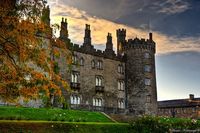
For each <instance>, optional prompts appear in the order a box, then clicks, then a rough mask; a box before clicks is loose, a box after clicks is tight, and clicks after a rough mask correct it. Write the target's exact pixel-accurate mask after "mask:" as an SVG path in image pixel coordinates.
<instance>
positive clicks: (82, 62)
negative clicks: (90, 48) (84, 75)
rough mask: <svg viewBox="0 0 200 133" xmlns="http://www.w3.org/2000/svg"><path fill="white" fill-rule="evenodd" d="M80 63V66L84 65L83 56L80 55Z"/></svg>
mask: <svg viewBox="0 0 200 133" xmlns="http://www.w3.org/2000/svg"><path fill="white" fill-rule="evenodd" d="M80 65H81V66H84V59H83V57H82V58H81V60H80Z"/></svg>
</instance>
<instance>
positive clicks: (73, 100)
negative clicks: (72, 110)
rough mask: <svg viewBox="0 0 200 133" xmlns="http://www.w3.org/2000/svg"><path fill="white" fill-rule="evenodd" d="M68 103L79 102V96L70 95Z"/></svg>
mask: <svg viewBox="0 0 200 133" xmlns="http://www.w3.org/2000/svg"><path fill="white" fill-rule="evenodd" d="M70 103H71V104H80V97H79V96H76V95H71V96H70Z"/></svg>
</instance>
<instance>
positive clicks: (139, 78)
mask: <svg viewBox="0 0 200 133" xmlns="http://www.w3.org/2000/svg"><path fill="white" fill-rule="evenodd" d="M125 57H126V61H125V63H126V107H127V109H128V111H129V113H130V114H132V115H137V116H138V115H144V114H146V115H156V114H157V91H156V75H155V42H154V41H153V39H152V33H150V34H149V39H147V40H145V39H138V38H135V39H133V40H132V39H129V40H128V42H127V44H126V47H125Z"/></svg>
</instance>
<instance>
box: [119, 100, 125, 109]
mask: <svg viewBox="0 0 200 133" xmlns="http://www.w3.org/2000/svg"><path fill="white" fill-rule="evenodd" d="M118 108H120V109H123V108H124V100H123V99H120V100H118Z"/></svg>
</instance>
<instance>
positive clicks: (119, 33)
mask: <svg viewBox="0 0 200 133" xmlns="http://www.w3.org/2000/svg"><path fill="white" fill-rule="evenodd" d="M117 36H126V29H123V28H122V29H118V30H117Z"/></svg>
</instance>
